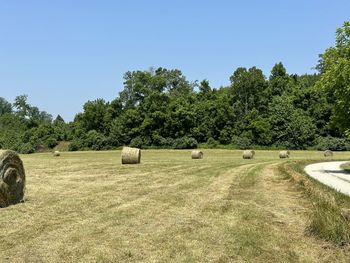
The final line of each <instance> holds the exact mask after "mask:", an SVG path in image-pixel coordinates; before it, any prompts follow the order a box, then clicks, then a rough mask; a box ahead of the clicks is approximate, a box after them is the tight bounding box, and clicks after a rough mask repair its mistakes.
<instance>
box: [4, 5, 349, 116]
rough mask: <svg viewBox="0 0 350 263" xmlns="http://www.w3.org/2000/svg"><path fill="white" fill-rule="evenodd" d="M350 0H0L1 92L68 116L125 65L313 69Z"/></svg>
mask: <svg viewBox="0 0 350 263" xmlns="http://www.w3.org/2000/svg"><path fill="white" fill-rule="evenodd" d="M349 10H350V1H348V0H339V1H337V0H336V1H325V0H318V1H316V0H307V1H305V0H304V1H302V0H296V1H291V0H290V1H277V0H275V1H258V0H250V1H234V0H232V1H228V0H227V1H224V0H217V1H208V0H207V1H205V0H192V1H191V0H187V1H184V0H178V1H164V0H163V1H161V0H148V1H141V0H139V1H117V0H115V1H107V0H105V1H103V0H100V1H98V0H95V1H89V0H84V1H83V0H75V1H66V0H52V1H44V0H42V1H38V0H2V1H0V97H4V98H5V99H7V100H8V101H10V102H13V100H14V98H15V96H17V95H20V94H27V95H28V96H29V103H30V104H32V105H35V106H38V107H39V108H40V109H41V110H45V111H47V112H49V113H51V114H53V115H54V116H55V115H57V114H61V116H63V118H64V119H65V120H68V121H69V120H72V119H73V118H74V115H75V114H76V113H78V112H80V111H82V106H83V104H84V103H85V102H86V101H88V100H94V99H96V98H103V99H105V100H108V101H109V100H112V99H114V98H115V97H116V96H117V95H118V93H119V92H120V91H121V90H122V88H123V74H124V73H125V72H126V71H129V70H147V69H149V68H150V67H165V68H169V69H172V68H178V69H180V70H181V71H182V72H183V74H184V75H185V76H186V77H187V79H188V80H190V81H195V80H202V79H208V80H209V81H210V84H211V86H213V87H220V86H221V85H227V84H229V76H230V75H231V74H232V73H233V71H234V70H235V69H236V68H237V67H240V66H244V67H251V66H257V67H258V68H260V69H262V70H263V72H264V74H265V75H266V76H268V75H269V73H270V70H271V68H272V66H273V65H274V64H275V63H276V62H280V61H281V62H282V63H283V64H284V65H285V67H286V68H287V71H288V72H289V73H298V74H303V73H313V72H314V70H313V69H312V68H313V67H314V66H315V64H316V63H317V60H318V54H320V53H323V51H324V50H325V49H326V48H327V47H330V46H332V45H333V44H334V36H335V30H336V28H338V27H341V26H342V24H343V22H344V21H346V20H350V12H349Z"/></svg>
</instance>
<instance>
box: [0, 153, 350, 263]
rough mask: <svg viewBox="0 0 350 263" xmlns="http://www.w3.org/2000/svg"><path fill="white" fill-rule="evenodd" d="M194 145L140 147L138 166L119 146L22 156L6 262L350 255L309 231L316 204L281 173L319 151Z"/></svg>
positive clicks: (7, 213) (1, 226) (8, 218)
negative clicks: (21, 186)
mask: <svg viewBox="0 0 350 263" xmlns="http://www.w3.org/2000/svg"><path fill="white" fill-rule="evenodd" d="M190 152H191V151H190V150H143V151H142V159H141V164H139V165H121V158H120V154H121V152H120V151H107V152H69V153H68V152H63V153H62V154H61V156H60V157H53V156H52V155H51V154H49V153H45V154H32V155H22V156H21V158H22V160H23V162H24V165H25V170H26V176H27V186H26V201H25V202H24V203H21V204H18V205H13V206H10V207H8V208H4V209H0V262H320V261H322V262H349V261H350V250H349V247H348V246H337V245H334V244H333V243H331V242H328V241H325V240H323V239H320V238H318V237H315V236H313V235H310V234H308V233H307V231H306V228H307V224H308V214H309V211H310V209H312V202H311V201H310V199H308V198H307V196H306V195H305V193H304V192H303V191H301V190H300V189H299V188H300V187H299V186H298V184H297V183H295V182H294V181H292V180H290V179H287V178H286V176H285V175H283V174H282V173H281V172H280V167H281V165H283V164H285V163H286V162H289V163H290V162H292V163H298V162H299V161H300V162H305V161H311V160H313V161H324V160H325V158H324V157H323V153H322V152H309V151H293V152H292V153H291V158H290V159H289V160H280V159H279V158H278V151H257V152H256V157H255V159H254V160H243V159H242V156H241V154H242V151H231V150H204V159H202V160H192V159H191V158H190ZM333 159H335V160H343V159H350V153H348V152H343V153H335V155H334V156H333ZM302 176H305V175H302Z"/></svg>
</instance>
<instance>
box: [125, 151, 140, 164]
mask: <svg viewBox="0 0 350 263" xmlns="http://www.w3.org/2000/svg"><path fill="white" fill-rule="evenodd" d="M140 161H141V150H140V149H138V148H131V147H123V150H122V164H138V163H140Z"/></svg>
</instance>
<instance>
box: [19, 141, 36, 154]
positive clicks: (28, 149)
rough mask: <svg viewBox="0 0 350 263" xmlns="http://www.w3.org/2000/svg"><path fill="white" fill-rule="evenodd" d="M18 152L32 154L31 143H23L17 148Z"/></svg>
mask: <svg viewBox="0 0 350 263" xmlns="http://www.w3.org/2000/svg"><path fill="white" fill-rule="evenodd" d="M18 152H19V153H24V154H29V153H34V152H35V148H34V146H33V145H32V144H31V143H24V144H22V145H21V146H19V148H18Z"/></svg>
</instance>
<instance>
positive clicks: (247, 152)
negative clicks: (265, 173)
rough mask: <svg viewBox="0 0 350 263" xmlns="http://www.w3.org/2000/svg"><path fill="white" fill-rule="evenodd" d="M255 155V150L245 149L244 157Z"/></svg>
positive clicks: (248, 157) (251, 157) (249, 157)
mask: <svg viewBox="0 0 350 263" xmlns="http://www.w3.org/2000/svg"><path fill="white" fill-rule="evenodd" d="M254 155H255V151H254V150H245V151H243V155H242V157H243V159H253V158H254Z"/></svg>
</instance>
